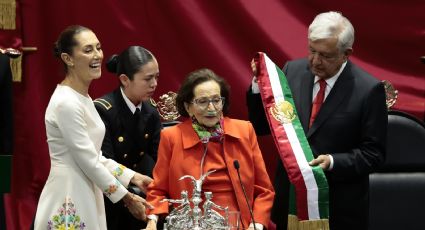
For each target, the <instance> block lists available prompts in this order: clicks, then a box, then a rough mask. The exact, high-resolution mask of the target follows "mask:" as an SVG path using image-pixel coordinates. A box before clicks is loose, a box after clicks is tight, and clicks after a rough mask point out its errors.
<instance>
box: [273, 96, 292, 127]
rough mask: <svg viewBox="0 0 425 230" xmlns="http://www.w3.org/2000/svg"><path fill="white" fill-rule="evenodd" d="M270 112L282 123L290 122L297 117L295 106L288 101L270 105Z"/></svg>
mask: <svg viewBox="0 0 425 230" xmlns="http://www.w3.org/2000/svg"><path fill="white" fill-rule="evenodd" d="M270 113H271V115H272V116H273V118H274V119H276V120H277V121H279V122H280V123H282V124H289V123H292V121H293V120H294V119H295V118H296V117H297V115H296V114H295V112H294V107H293V106H292V104H291V103H289V102H288V101H281V102H278V103H277V104H275V105H274V106H272V107H270Z"/></svg>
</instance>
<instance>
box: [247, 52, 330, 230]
mask: <svg viewBox="0 0 425 230" xmlns="http://www.w3.org/2000/svg"><path fill="white" fill-rule="evenodd" d="M254 61H255V64H256V69H257V81H258V86H259V89H260V93H261V99H262V103H263V106H264V111H265V113H266V117H267V120H268V123H269V125H270V130H271V134H272V136H273V139H274V142H275V144H276V147H277V149H278V152H279V155H280V158H281V160H282V162H283V165H284V166H285V168H286V171H287V173H288V177H289V180H290V181H291V183H292V185H293V188H294V191H295V198H294V199H295V200H294V203H295V204H296V205H295V207H296V209H294V211H295V212H294V213H290V216H289V219H288V229H329V224H328V217H329V199H328V195H329V194H328V183H327V180H326V177H325V175H324V172H323V170H322V169H321V168H320V167H319V166H314V167H312V166H310V165H309V164H308V162H310V161H311V160H313V159H314V157H313V153H312V151H311V149H310V145H309V143H308V141H307V138H306V136H305V133H304V130H303V128H302V126H301V122H300V120H299V118H298V114H297V111H296V108H295V104H294V100H293V97H292V93H291V90H290V88H289V85H288V82H287V80H286V76H285V74H284V73H283V72H282V71H281V69H280V68H279V67H278V66H276V65H275V64H274V63H273V62H272V61H271V60H270V58H269V57H267V55H266V54H264V53H261V52H260V53H258V54H257V56H256V57H255V58H254ZM306 90H308V89H306ZM288 196H289V194H288ZM291 214H294V215H291Z"/></svg>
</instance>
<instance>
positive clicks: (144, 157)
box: [94, 88, 162, 230]
mask: <svg viewBox="0 0 425 230" xmlns="http://www.w3.org/2000/svg"><path fill="white" fill-rule="evenodd" d="M94 103H95V106H96V109H97V111H98V112H99V115H100V117H101V118H102V120H103V122H104V123H105V126H106V133H105V139H104V140H103V145H102V153H103V155H104V156H105V157H108V158H112V159H114V160H115V161H117V162H119V163H121V164H123V165H125V166H126V167H128V168H131V169H133V170H135V171H137V172H139V173H141V174H144V175H148V176H150V177H152V170H153V167H154V166H155V162H156V159H157V150H158V144H159V133H160V131H161V128H162V125H161V120H160V117H159V114H158V112H157V110H156V108H155V107H154V106H152V104H151V103H149V102H143V104H142V110H141V113H140V115H139V116H135V115H133V113H132V112H131V110H130V108H128V106H127V104H126V103H125V101H124V98H123V97H122V94H121V91H120V89H119V88H118V89H116V90H115V91H113V92H111V93H109V94H107V95H104V96H103V97H101V98H98V99H96V100H94ZM105 208H106V220H107V224H108V229H112V230H114V229H137V230H139V229H141V228H142V227H144V226H143V222H142V221H139V220H136V219H135V218H134V217H133V216H132V215H131V214H130V212H129V211H128V210H127V208H125V207H124V206H123V204H122V202H118V204H112V203H111V202H110V201H108V199H105Z"/></svg>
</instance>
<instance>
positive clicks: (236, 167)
mask: <svg viewBox="0 0 425 230" xmlns="http://www.w3.org/2000/svg"><path fill="white" fill-rule="evenodd" d="M233 166H234V167H235V169H236V171H237V172H238V178H239V183H240V184H241V187H242V191H243V195H244V197H245V201H246V205H247V206H248V210H249V214H251V221H252V224H253V225H254V229H255V230H257V227H256V226H255V220H254V214H253V213H252V209H251V206H250V205H249V201H248V196H247V195H246V191H245V187H244V186H243V183H242V180H241V174H240V173H239V168H240V165H239V161H238V160H234V161H233Z"/></svg>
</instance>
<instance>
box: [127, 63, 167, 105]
mask: <svg viewBox="0 0 425 230" xmlns="http://www.w3.org/2000/svg"><path fill="white" fill-rule="evenodd" d="M158 77H159V67H158V62H157V61H156V59H155V58H153V59H152V61H150V62H147V63H146V64H145V65H143V66H142V67H141V68H140V70H139V71H138V72H136V73H135V74H134V75H133V79H132V80H131V79H130V78H128V77H127V76H126V75H125V74H121V75H120V81H121V84H122V86H123V90H124V93H125V95H126V96H127V97H128V98H129V99H130V101H131V102H132V103H133V104H134V105H136V106H137V105H138V104H140V102H141V101H146V100H149V99H150V98H151V97H152V95H153V93H154V92H155V89H156V87H157V85H158Z"/></svg>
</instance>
